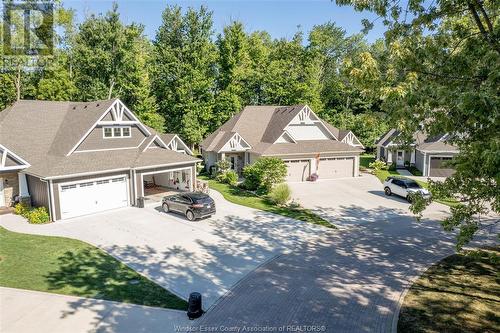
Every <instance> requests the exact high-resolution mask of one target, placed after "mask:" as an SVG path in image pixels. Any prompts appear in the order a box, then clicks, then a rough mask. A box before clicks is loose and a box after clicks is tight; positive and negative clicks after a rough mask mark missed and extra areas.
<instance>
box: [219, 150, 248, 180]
mask: <svg viewBox="0 0 500 333" xmlns="http://www.w3.org/2000/svg"><path fill="white" fill-rule="evenodd" d="M224 159H226V160H227V161H228V162H229V168H230V169H231V170H233V171H234V172H236V173H237V174H238V175H240V176H241V175H242V173H243V168H244V167H245V166H246V165H247V164H248V158H247V153H246V151H239V152H228V153H220V156H219V160H224Z"/></svg>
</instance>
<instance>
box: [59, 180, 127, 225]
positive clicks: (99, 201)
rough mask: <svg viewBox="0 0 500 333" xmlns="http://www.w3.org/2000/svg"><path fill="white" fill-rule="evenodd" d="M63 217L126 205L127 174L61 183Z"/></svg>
mask: <svg viewBox="0 0 500 333" xmlns="http://www.w3.org/2000/svg"><path fill="white" fill-rule="evenodd" d="M59 202H60V207H61V219H67V218H70V217H75V216H81V215H86V214H92V213H95V212H100V211H103V210H108V209H113V208H120V207H126V206H127V205H128V200H127V180H126V177H125V176H121V177H113V178H107V179H96V180H92V179H89V180H86V181H84V182H79V183H71V184H61V185H60V187H59Z"/></svg>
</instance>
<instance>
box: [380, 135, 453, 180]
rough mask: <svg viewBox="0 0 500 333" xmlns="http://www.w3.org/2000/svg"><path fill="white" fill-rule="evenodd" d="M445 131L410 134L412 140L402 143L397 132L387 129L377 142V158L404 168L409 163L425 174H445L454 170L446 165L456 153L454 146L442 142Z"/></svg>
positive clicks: (444, 141)
mask: <svg viewBox="0 0 500 333" xmlns="http://www.w3.org/2000/svg"><path fill="white" fill-rule="evenodd" d="M447 138H448V135H447V134H444V135H436V136H428V135H427V134H425V133H424V132H423V131H417V132H415V133H414V134H413V142H412V143H410V144H409V145H404V144H403V142H401V140H400V132H399V131H397V130H396V129H391V130H389V131H388V132H387V133H385V134H384V135H382V136H381V137H380V139H379V140H378V141H377V143H376V146H377V159H378V160H382V161H384V162H386V163H387V164H392V163H396V167H398V168H404V167H405V166H406V165H413V166H415V167H416V168H417V169H418V170H420V171H421V172H422V175H423V176H426V177H449V176H451V175H452V174H453V173H454V172H455V170H454V169H453V168H451V167H450V166H447V165H446V163H445V162H446V161H449V160H451V159H452V158H453V156H455V155H456V154H458V149H457V147H455V146H453V145H451V144H449V143H447V142H446V139H447Z"/></svg>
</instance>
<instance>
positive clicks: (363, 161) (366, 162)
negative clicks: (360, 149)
mask: <svg viewBox="0 0 500 333" xmlns="http://www.w3.org/2000/svg"><path fill="white" fill-rule="evenodd" d="M374 161H375V155H373V154H363V155H360V156H359V168H360V169H368V168H369V167H370V163H372V162H374Z"/></svg>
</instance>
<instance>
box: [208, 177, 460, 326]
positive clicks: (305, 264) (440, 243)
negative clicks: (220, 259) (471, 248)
mask: <svg viewBox="0 0 500 333" xmlns="http://www.w3.org/2000/svg"><path fill="white" fill-rule="evenodd" d="M380 187H381V186H380V183H379V182H378V180H377V179H376V178H374V177H373V176H369V175H365V176H364V177H361V178H358V179H345V180H336V181H329V182H326V181H325V182H318V183H316V184H311V183H300V184H292V188H293V193H294V197H295V198H298V199H299V200H300V201H301V202H302V203H303V204H304V205H305V206H308V207H310V208H312V209H315V210H316V211H317V212H318V213H320V214H323V215H324V216H325V217H327V218H329V219H331V220H332V221H333V222H335V223H336V224H338V225H340V226H341V227H342V229H343V230H341V231H340V232H338V233H336V234H325V235H324V237H323V238H322V239H321V240H318V241H317V242H308V243H305V244H303V245H301V246H299V247H298V248H296V249H295V250H294V251H293V252H292V253H290V254H284V255H282V256H280V257H278V258H276V259H275V260H273V261H271V262H269V263H267V264H266V265H264V266H261V267H259V268H258V269H256V270H255V271H253V272H252V273H251V274H249V275H248V276H247V277H246V278H245V279H244V280H242V281H241V282H240V283H239V284H238V285H237V286H236V287H234V288H233V289H232V291H231V292H230V293H229V294H228V295H227V296H226V297H224V298H223V299H221V300H220V301H219V302H218V303H217V304H216V306H215V307H213V308H212V309H211V311H209V312H208V313H207V314H206V315H205V317H204V318H203V320H202V321H201V324H202V325H204V326H214V327H220V326H221V325H222V326H226V327H235V326H237V327H242V326H245V325H247V326H250V327H254V328H258V329H266V328H269V329H271V330H273V329H275V328H276V329H279V328H280V327H282V326H285V330H284V331H285V332H287V331H294V329H298V328H297V327H294V326H293V325H297V326H303V325H314V326H318V327H317V328H318V329H320V330H321V329H322V328H324V329H325V330H326V331H327V332H387V331H391V330H393V326H394V325H396V323H397V312H398V304H399V301H400V299H402V295H403V293H404V291H405V289H406V288H407V286H408V283H409V281H411V280H412V279H413V278H415V277H416V276H418V275H419V273H420V272H422V270H423V269H425V268H427V267H428V266H429V265H431V264H432V263H434V262H436V261H438V260H439V259H440V258H442V257H443V256H446V255H449V254H451V253H452V252H453V246H454V243H453V241H454V239H453V236H452V235H450V234H447V233H444V232H443V231H442V230H441V227H440V225H439V224H438V223H436V220H437V219H438V218H440V217H443V216H444V214H446V210H447V208H446V207H445V206H442V205H433V206H432V207H430V209H429V212H428V213H427V215H426V218H425V219H424V220H423V221H422V222H420V223H417V222H415V219H414V218H413V217H412V216H411V215H410V214H409V213H408V210H407V208H408V204H407V203H405V202H404V200H400V199H398V198H394V197H391V198H386V197H383V194H382V191H381V190H380ZM346 229H349V230H346ZM290 325H292V326H291V327H289V326H290ZM287 327H288V328H287ZM299 332H300V331H299Z"/></svg>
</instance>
